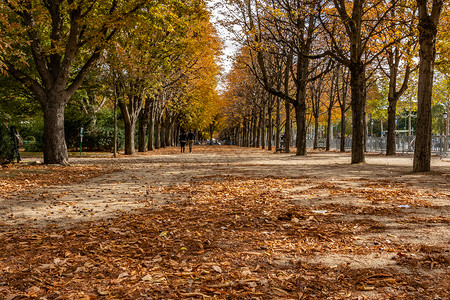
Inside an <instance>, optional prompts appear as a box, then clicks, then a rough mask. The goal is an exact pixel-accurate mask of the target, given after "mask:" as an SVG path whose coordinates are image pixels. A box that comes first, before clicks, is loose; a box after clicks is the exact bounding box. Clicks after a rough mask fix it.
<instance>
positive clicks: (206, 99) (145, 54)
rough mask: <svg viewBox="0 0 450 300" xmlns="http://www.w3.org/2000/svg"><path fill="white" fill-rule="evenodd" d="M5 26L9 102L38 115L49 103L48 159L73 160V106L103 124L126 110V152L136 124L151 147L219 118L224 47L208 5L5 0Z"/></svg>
mask: <svg viewBox="0 0 450 300" xmlns="http://www.w3.org/2000/svg"><path fill="white" fill-rule="evenodd" d="M0 30H1V32H2V36H1V37H0V70H1V71H2V74H1V75H2V78H1V80H2V82H3V83H7V82H9V83H11V84H8V85H4V86H3V87H2V92H3V97H1V98H2V107H3V108H4V107H9V108H10V111H11V112H10V116H13V115H14V114H15V113H17V111H19V110H21V111H24V115H25V116H27V115H28V116H30V114H27V111H28V112H29V111H33V110H35V109H36V108H37V107H38V106H40V108H41V110H42V117H43V121H44V128H43V132H44V136H43V143H44V149H43V152H44V162H45V163H50V164H51V163H58V164H66V163H67V162H68V152H67V145H66V139H65V123H66V124H67V122H65V115H66V117H67V114H66V107H67V105H68V104H70V103H71V102H75V104H73V105H72V106H73V107H75V108H76V107H78V108H80V109H81V108H82V109H83V110H84V111H85V115H87V116H89V117H90V119H91V120H90V121H91V123H93V124H94V125H95V123H96V122H95V121H96V120H95V116H96V115H97V113H98V112H100V111H101V110H102V109H104V108H105V107H106V108H107V109H109V110H112V109H114V116H115V108H116V107H118V108H119V109H120V111H121V119H122V121H123V124H124V128H125V136H124V137H125V153H126V154H132V153H134V151H135V141H134V138H135V131H136V129H138V140H139V141H138V145H139V151H145V150H146V149H147V148H148V149H150V150H151V149H153V148H154V147H156V148H158V147H160V146H165V145H168V144H171V143H173V140H174V136H175V134H176V131H177V130H178V128H180V127H181V126H183V127H185V128H187V127H189V128H195V129H199V130H203V129H205V128H208V127H209V125H210V123H212V122H213V120H214V119H215V118H216V116H217V114H218V109H219V107H220V106H219V105H218V104H217V103H218V99H219V97H218V95H217V92H216V86H217V80H218V78H217V77H218V73H219V68H218V65H217V57H218V56H219V54H220V51H221V50H220V48H221V45H220V41H219V38H218V37H217V34H216V32H215V29H214V27H213V26H212V24H211V22H210V15H209V12H208V11H207V7H206V4H205V1H202V0H189V1H177V0H128V1H116V0H102V1H85V0H40V1H2V2H1V3H0ZM12 79H14V80H15V81H12ZM17 83H20V85H18V84H17ZM5 95H7V96H5ZM11 103H14V104H20V106H23V107H20V106H19V107H16V110H15V111H13V110H12V109H11V107H12V106H13V105H11ZM36 103H38V105H36ZM3 111H4V113H3V117H4V118H7V117H8V116H6V115H7V111H8V110H7V109H5V110H3ZM5 111H6V113H5ZM71 113H72V114H73V113H74V110H72V112H71ZM38 115H39V114H38ZM70 117H72V116H69V118H70ZM26 120H28V118H27V119H26ZM26 120H23V121H26ZM115 127H116V126H115ZM136 127H138V128H136ZM114 144H115V143H114Z"/></svg>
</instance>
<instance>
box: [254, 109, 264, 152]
mask: <svg viewBox="0 0 450 300" xmlns="http://www.w3.org/2000/svg"><path fill="white" fill-rule="evenodd" d="M261 123H262V109H261V108H260V109H259V118H258V125H257V128H256V130H257V134H256V146H255V147H256V148H259V147H261V135H262V131H261Z"/></svg>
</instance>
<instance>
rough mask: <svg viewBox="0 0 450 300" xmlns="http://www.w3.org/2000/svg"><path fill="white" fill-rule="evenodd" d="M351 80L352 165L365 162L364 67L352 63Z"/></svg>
mask: <svg viewBox="0 0 450 300" xmlns="http://www.w3.org/2000/svg"><path fill="white" fill-rule="evenodd" d="M349 69H350V72H351V79H350V86H351V91H352V103H351V104H352V124H353V128H352V164H359V163H363V162H365V157H364V150H365V144H364V140H365V127H364V123H365V122H364V118H365V112H364V108H365V102H366V99H365V81H366V74H365V68H364V65H363V64H362V63H361V62H359V63H352V64H351V65H350V68H349Z"/></svg>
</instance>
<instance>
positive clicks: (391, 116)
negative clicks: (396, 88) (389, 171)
mask: <svg viewBox="0 0 450 300" xmlns="http://www.w3.org/2000/svg"><path fill="white" fill-rule="evenodd" d="M388 101H389V106H388V133H387V144H386V155H387V156H391V155H395V154H396V149H395V114H396V112H397V100H396V99H391V98H388Z"/></svg>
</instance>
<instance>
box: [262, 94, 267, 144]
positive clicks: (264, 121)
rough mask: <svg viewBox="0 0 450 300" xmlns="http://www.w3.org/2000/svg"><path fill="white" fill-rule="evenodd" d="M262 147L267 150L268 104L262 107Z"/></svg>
mask: <svg viewBox="0 0 450 300" xmlns="http://www.w3.org/2000/svg"><path fill="white" fill-rule="evenodd" d="M261 145H262V148H263V149H266V104H265V103H264V104H263V107H262V116H261Z"/></svg>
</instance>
